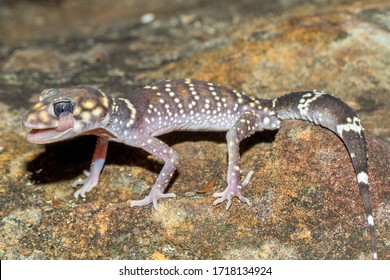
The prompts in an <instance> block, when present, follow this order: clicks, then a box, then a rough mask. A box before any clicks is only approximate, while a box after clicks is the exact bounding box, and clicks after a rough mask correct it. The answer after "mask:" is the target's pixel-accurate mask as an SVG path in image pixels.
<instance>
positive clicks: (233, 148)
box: [213, 111, 263, 209]
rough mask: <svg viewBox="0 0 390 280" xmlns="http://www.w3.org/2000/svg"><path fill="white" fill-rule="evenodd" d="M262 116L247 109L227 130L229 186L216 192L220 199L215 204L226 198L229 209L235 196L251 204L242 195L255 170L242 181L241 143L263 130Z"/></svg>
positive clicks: (215, 195)
mask: <svg viewBox="0 0 390 280" xmlns="http://www.w3.org/2000/svg"><path fill="white" fill-rule="evenodd" d="M261 117H262V116H261V115H259V114H257V113H255V112H253V111H246V112H244V113H243V114H242V115H241V116H240V117H239V118H238V120H237V122H236V123H235V124H234V126H233V127H232V128H231V129H230V130H229V131H228V132H227V134H226V141H227V145H228V156H229V164H228V173H227V183H228V186H227V187H226V189H225V190H224V191H223V192H219V193H215V194H214V195H213V196H214V197H218V199H216V200H215V201H214V203H213V204H214V205H216V204H219V203H222V202H224V201H225V200H226V201H227V204H226V209H229V207H230V206H231V204H232V198H233V197H238V198H239V199H240V200H241V201H242V202H245V203H246V204H249V205H250V204H251V203H250V201H249V199H248V198H246V197H244V196H243V195H242V190H243V189H244V188H245V186H247V185H248V183H249V181H250V178H251V177H252V175H253V173H254V172H253V171H251V172H249V173H248V175H247V176H246V178H245V179H244V181H243V182H241V179H240V175H241V172H240V171H241V170H240V167H239V160H240V151H239V145H240V142H241V141H242V140H243V139H245V138H247V137H249V136H251V135H252V134H253V133H255V132H256V131H261V130H263V129H262V127H261V126H260V125H259V124H260V123H261V122H260V121H259V119H261Z"/></svg>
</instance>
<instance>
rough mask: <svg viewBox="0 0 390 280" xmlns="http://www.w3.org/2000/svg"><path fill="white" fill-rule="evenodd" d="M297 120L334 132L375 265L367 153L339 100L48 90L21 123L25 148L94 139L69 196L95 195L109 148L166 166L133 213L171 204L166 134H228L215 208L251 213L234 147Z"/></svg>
mask: <svg viewBox="0 0 390 280" xmlns="http://www.w3.org/2000/svg"><path fill="white" fill-rule="evenodd" d="M286 119H299V120H306V121H309V122H312V123H314V124H316V125H320V126H322V127H325V128H327V129H329V130H331V131H333V132H334V133H335V134H336V135H337V136H338V137H339V138H340V139H341V140H342V141H343V143H344V145H345V146H346V148H347V151H348V153H349V156H350V158H351V161H352V164H353V167H354V171H355V173H356V178H357V183H358V187H359V191H360V194H361V196H362V201H363V207H364V211H365V216H366V220H367V223H368V228H369V232H370V238H371V252H372V257H373V258H374V259H376V258H377V250H376V238H375V230H374V218H373V213H372V209H371V202H370V193H369V186H368V164H367V148H366V140H365V137H364V131H363V127H362V126H361V123H360V119H359V118H358V116H357V115H356V113H355V112H354V111H353V109H352V108H350V107H349V106H348V105H347V104H346V103H344V102H343V101H341V99H339V98H337V97H335V96H333V95H331V94H328V93H325V92H322V91H317V90H313V91H300V92H290V93H287V94H285V95H283V96H280V97H278V98H275V99H263V98H255V97H251V96H249V95H246V94H245V93H244V92H240V91H236V90H232V89H229V88H227V87H224V86H221V85H219V84H215V83H210V82H205V81H200V80H193V79H177V80H166V81H161V82H157V83H154V84H151V85H147V86H145V87H143V88H141V89H138V90H135V91H134V92H131V93H130V94H128V95H127V96H126V97H114V96H112V95H110V94H107V93H104V92H103V91H101V90H99V89H96V88H93V87H89V86H75V87H70V88H49V89H45V90H43V91H42V92H41V95H40V97H39V102H38V103H36V104H35V105H34V106H33V107H32V109H31V110H30V111H28V112H27V113H26V114H25V115H24V117H23V125H24V127H26V128H30V129H31V131H30V132H29V133H28V135H27V141H29V142H31V143H36V144H46V143H52V142H57V141H61V140H65V139H70V138H73V137H76V136H79V135H86V134H92V135H96V136H97V143H96V148H95V152H94V154H93V158H92V163H91V166H90V171H84V174H85V175H86V178H85V179H83V180H78V181H76V182H75V183H74V186H77V185H81V188H80V189H79V190H77V191H76V192H75V193H74V196H75V197H76V198H77V197H78V196H81V197H83V198H84V197H85V194H86V193H87V192H89V191H91V190H92V188H94V187H95V186H96V185H97V184H98V181H99V176H100V173H101V171H102V168H103V166H104V162H105V159H106V154H107V147H108V143H109V141H115V142H120V143H124V144H125V145H128V146H132V147H137V148H141V149H143V150H145V151H146V152H148V153H150V154H152V155H154V156H155V157H157V158H159V159H161V160H162V161H163V162H164V165H163V167H162V170H161V171H160V173H159V175H158V177H157V180H156V182H155V184H154V185H153V186H152V188H151V190H150V192H149V194H148V195H147V196H146V197H145V198H143V199H141V200H132V202H131V206H132V207H133V206H144V205H148V204H152V206H153V208H155V209H157V205H158V203H157V202H158V200H159V199H163V198H173V197H176V195H175V194H174V193H165V190H166V188H167V186H168V184H169V182H170V181H171V179H172V176H173V174H174V172H175V170H176V166H177V164H178V160H179V157H178V154H177V152H176V151H175V150H173V149H172V148H171V147H170V146H168V145H167V144H166V143H164V142H163V141H161V140H160V139H159V138H158V136H160V135H163V134H166V133H168V132H171V131H226V141H227V149H228V168H227V179H226V181H227V187H226V188H225V190H224V191H222V192H217V193H215V194H214V195H213V196H214V197H216V200H215V201H214V203H213V204H214V205H216V204H220V203H223V202H225V201H226V209H229V207H230V206H231V203H232V199H233V198H234V197H238V198H239V199H240V200H241V201H243V202H244V203H246V204H249V205H250V200H249V199H248V198H246V197H245V196H244V195H243V194H242V192H243V190H244V188H245V187H246V186H247V185H248V183H249V181H250V179H251V177H252V175H253V173H254V172H253V171H250V172H248V174H247V175H246V176H245V178H244V179H243V180H241V169H240V165H239V160H240V152H239V144H240V142H241V141H242V140H243V139H245V138H247V137H249V136H251V135H252V134H254V133H255V132H260V131H263V130H277V129H278V128H279V127H280V124H281V121H283V120H286Z"/></svg>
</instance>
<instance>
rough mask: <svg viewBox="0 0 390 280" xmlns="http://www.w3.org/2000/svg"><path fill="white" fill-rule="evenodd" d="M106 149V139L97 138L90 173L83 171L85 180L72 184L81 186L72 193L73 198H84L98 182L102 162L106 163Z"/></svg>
mask: <svg viewBox="0 0 390 280" xmlns="http://www.w3.org/2000/svg"><path fill="white" fill-rule="evenodd" d="M107 147H108V139H107V138H104V137H98V138H97V142H96V148H95V152H94V154H93V158H92V163H91V168H90V171H89V172H88V171H85V170H84V174H85V175H86V176H87V178H85V179H83V180H77V181H75V182H74V183H73V186H78V185H82V187H81V188H80V189H79V190H77V191H76V192H75V193H74V197H75V198H78V196H79V195H80V196H81V197H83V198H84V197H85V193H86V192H89V191H90V190H92V189H93V187H95V186H96V185H97V183H98V182H99V176H100V172H101V171H102V169H103V166H104V162H105V161H106V155H107Z"/></svg>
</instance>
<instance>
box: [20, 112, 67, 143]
mask: <svg viewBox="0 0 390 280" xmlns="http://www.w3.org/2000/svg"><path fill="white" fill-rule="evenodd" d="M73 126H74V122H73V115H72V114H71V113H68V112H64V113H62V114H61V115H60V116H59V120H58V126H57V127H50V128H33V129H32V130H31V131H30V133H29V134H27V141H29V142H31V143H35V144H46V143H52V142H56V141H59V140H63V139H67V138H70V137H72V136H73V134H74V133H72V131H73V130H72V128H73Z"/></svg>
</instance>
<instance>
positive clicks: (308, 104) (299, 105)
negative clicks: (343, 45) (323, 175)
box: [272, 90, 377, 259]
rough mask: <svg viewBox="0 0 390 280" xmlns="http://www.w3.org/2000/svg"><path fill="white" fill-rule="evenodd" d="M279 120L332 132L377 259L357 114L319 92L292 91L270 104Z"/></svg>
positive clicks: (360, 128) (345, 105) (365, 149)
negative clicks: (350, 170)
mask: <svg viewBox="0 0 390 280" xmlns="http://www.w3.org/2000/svg"><path fill="white" fill-rule="evenodd" d="M272 105H273V109H274V111H275V113H276V115H277V117H278V118H279V119H281V120H286V119H298V120H307V121H310V122H312V123H315V124H316V125H321V126H323V127H325V128H327V129H329V130H331V131H333V132H334V133H335V134H337V136H339V137H340V139H341V140H342V141H343V143H344V145H345V146H346V148H347V150H348V153H349V156H350V158H351V161H352V164H353V167H354V170H355V173H356V177H357V181H358V186H359V191H360V194H361V196H362V200H363V206H364V211H365V214H366V219H367V223H368V226H369V230H370V237H371V246H372V256H373V258H374V259H376V258H377V250H376V237H375V230H374V218H373V215H372V208H371V202H370V192H369V187H368V172H367V170H368V166H367V148H366V140H365V137H364V131H363V127H362V126H361V124H360V119H359V118H358V116H357V115H356V113H355V112H354V111H353V110H352V108H351V107H349V106H348V105H347V104H346V103H344V102H343V101H342V100H341V99H339V98H337V97H335V96H333V95H330V94H327V93H324V92H322V91H316V90H314V91H303V92H291V93H288V94H286V95H284V96H281V97H279V98H276V99H274V100H273V102H272Z"/></svg>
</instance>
